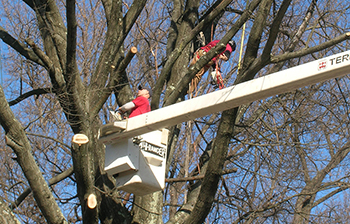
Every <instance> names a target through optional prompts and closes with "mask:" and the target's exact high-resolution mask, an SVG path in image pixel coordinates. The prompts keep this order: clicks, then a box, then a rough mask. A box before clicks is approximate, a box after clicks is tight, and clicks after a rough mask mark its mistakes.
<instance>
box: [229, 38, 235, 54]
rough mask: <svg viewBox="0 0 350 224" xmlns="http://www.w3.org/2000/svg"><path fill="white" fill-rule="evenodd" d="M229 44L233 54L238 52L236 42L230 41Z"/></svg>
mask: <svg viewBox="0 0 350 224" xmlns="http://www.w3.org/2000/svg"><path fill="white" fill-rule="evenodd" d="M228 44H229V45H230V46H231V48H232V52H233V51H235V50H236V42H235V41H234V40H230V41H229V42H228Z"/></svg>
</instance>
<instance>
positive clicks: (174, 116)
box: [100, 51, 350, 144]
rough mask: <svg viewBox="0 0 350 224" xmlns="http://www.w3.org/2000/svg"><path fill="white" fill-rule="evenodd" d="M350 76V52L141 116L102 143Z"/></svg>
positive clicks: (114, 141)
mask: <svg viewBox="0 0 350 224" xmlns="http://www.w3.org/2000/svg"><path fill="white" fill-rule="evenodd" d="M348 73H350V51H346V52H343V53H339V54H335V55H332V56H329V57H326V58H323V59H319V60H316V61H313V62H309V63H305V64H303V65H299V66H295V67H293V68H289V69H285V70H283V71H279V72H276V73H273V74H270V75H266V76H263V77H260V78H257V79H253V80H250V81H247V82H244V83H240V84H238V85H235V86H231V87H227V88H225V89H222V90H218V91H215V92H211V93H208V94H205V95H202V96H199V97H196V98H193V99H190V100H186V101H183V102H180V103H176V104H173V105H170V106H167V107H163V108H160V109H157V110H154V111H151V112H148V113H145V114H141V115H139V116H136V117H133V118H130V119H128V121H127V124H126V129H125V130H124V131H123V132H121V133H114V134H110V135H106V136H101V137H100V141H101V142H103V143H105V144H106V143H116V142H118V140H120V139H126V138H132V137H134V136H138V135H141V134H144V133H147V132H151V131H154V130H158V129H161V128H164V127H170V126H172V125H176V124H178V123H181V122H184V121H188V120H192V119H195V118H198V117H203V116H206V115H208V114H212V113H216V112H219V111H224V110H228V109H232V108H234V107H237V106H240V105H242V104H247V103H250V102H253V101H255V100H258V99H263V98H266V97H269V96H273V95H277V94H281V93H285V92H289V91H292V90H295V89H297V88H300V87H304V86H307V85H312V84H315V83H318V82H322V81H325V80H328V79H332V78H336V77H340V76H344V75H346V74H348ZM106 125H108V124H106ZM101 128H103V126H102V127H101Z"/></svg>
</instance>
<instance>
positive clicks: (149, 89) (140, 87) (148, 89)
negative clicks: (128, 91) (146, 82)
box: [137, 85, 152, 97]
mask: <svg viewBox="0 0 350 224" xmlns="http://www.w3.org/2000/svg"><path fill="white" fill-rule="evenodd" d="M137 88H138V89H139V90H142V89H147V91H148V93H149V96H150V97H151V96H152V89H151V88H148V87H142V86H141V85H139V86H138V87H137Z"/></svg>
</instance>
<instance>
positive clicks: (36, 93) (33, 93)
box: [9, 88, 52, 106]
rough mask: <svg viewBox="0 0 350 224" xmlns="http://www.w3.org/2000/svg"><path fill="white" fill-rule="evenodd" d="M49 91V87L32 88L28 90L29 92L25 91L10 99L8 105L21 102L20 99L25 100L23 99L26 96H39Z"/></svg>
mask: <svg viewBox="0 0 350 224" xmlns="http://www.w3.org/2000/svg"><path fill="white" fill-rule="evenodd" d="M51 91H52V89H51V88H42V89H33V90H31V91H29V92H26V93H24V94H22V95H20V96H19V97H17V98H16V99H14V100H11V101H10V102H9V105H10V106H13V105H16V104H17V103H19V102H21V101H22V100H25V99H27V98H29V97H31V96H39V95H42V94H46V93H50V92H51Z"/></svg>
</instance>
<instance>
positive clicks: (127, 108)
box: [118, 102, 135, 113]
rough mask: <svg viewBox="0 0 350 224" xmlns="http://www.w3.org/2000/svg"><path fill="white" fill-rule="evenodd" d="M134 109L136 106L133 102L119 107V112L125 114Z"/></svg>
mask: <svg viewBox="0 0 350 224" xmlns="http://www.w3.org/2000/svg"><path fill="white" fill-rule="evenodd" d="M134 107H135V104H134V103H133V102H129V103H126V104H124V105H123V106H121V107H119V108H118V110H119V111H120V112H122V113H125V112H126V111H128V110H131V109H132V108H134Z"/></svg>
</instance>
